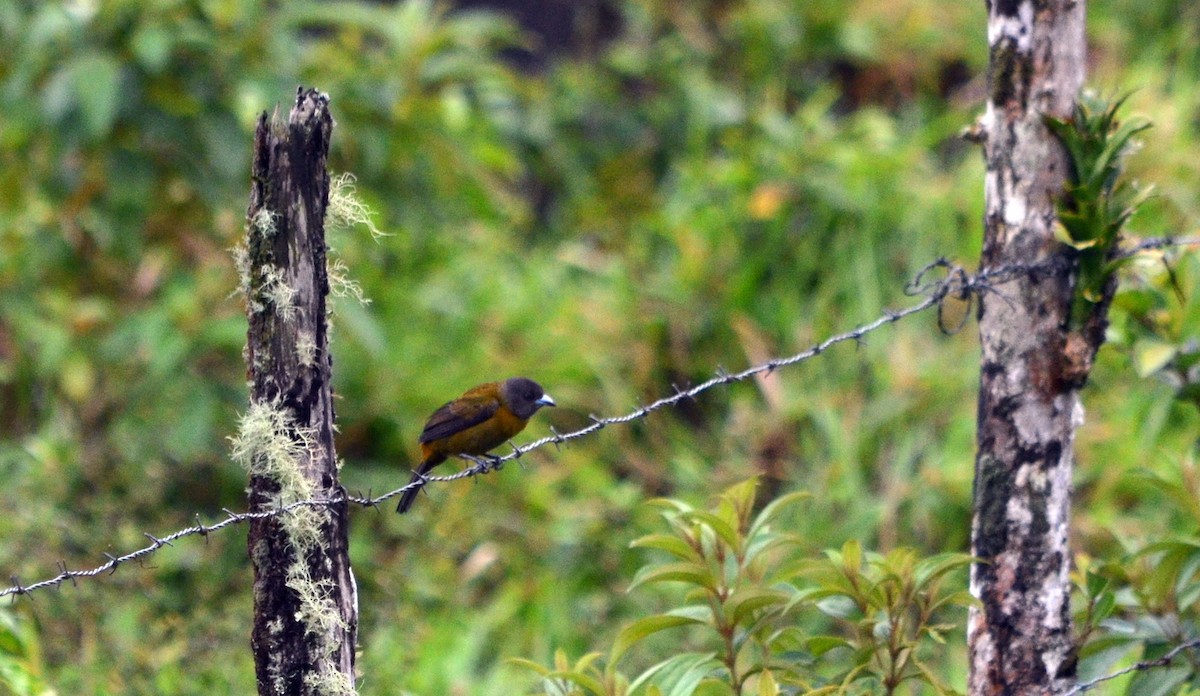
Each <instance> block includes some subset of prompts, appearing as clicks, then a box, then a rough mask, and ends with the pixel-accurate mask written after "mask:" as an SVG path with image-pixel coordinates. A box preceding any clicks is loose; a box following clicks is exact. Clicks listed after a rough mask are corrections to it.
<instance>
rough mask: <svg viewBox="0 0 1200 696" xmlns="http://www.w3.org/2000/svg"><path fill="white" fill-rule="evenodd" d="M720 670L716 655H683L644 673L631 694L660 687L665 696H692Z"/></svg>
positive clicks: (634, 682)
mask: <svg viewBox="0 0 1200 696" xmlns="http://www.w3.org/2000/svg"><path fill="white" fill-rule="evenodd" d="M720 668H721V663H720V662H718V661H717V659H716V653H682V654H679V655H676V656H674V657H672V658H670V659H668V660H664V661H662V662H660V663H658V664H656V665H654V666H653V667H651V668H650V669H647V670H646V671H645V672H642V673H641V674H640V675H639V676H638V678H637V679H635V680H634V681H633V683H632V684H630V685H629V693H631V694H633V693H636V692H637V690H638V689H639V688H641V687H642V686H651V688H653V687H658V689H659V690H660V691H661V692H662V694H663V696H691V695H692V693H693V692H694V691H695V690H696V687H697V686H699V684H700V682H701V681H703V680H704V678H705V677H707V676H708V675H709V674H711V673H712V672H713V671H715V670H718V669H720Z"/></svg>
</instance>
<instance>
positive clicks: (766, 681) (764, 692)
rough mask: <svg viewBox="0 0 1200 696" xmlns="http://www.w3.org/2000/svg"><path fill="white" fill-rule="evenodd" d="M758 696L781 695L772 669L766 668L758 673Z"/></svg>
mask: <svg viewBox="0 0 1200 696" xmlns="http://www.w3.org/2000/svg"><path fill="white" fill-rule="evenodd" d="M758 696H779V684H776V683H775V676H774V675H772V674H771V670H768V669H764V670H763V671H761V672H759V674H758Z"/></svg>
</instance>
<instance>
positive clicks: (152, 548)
mask: <svg viewBox="0 0 1200 696" xmlns="http://www.w3.org/2000/svg"><path fill="white" fill-rule="evenodd" d="M1198 244H1200V238H1191V237H1185V238H1177V237H1161V238H1154V239H1147V240H1143V241H1142V242H1139V243H1137V244H1135V245H1134V246H1132V247H1130V248H1129V249H1127V250H1124V251H1122V252H1121V255H1122V256H1131V255H1133V254H1135V253H1137V252H1138V251H1144V250H1148V249H1157V248H1163V247H1168V246H1185V245H1198ZM1070 263H1071V261H1070V259H1066V258H1065V257H1064V256H1063V255H1061V254H1056V255H1054V256H1051V257H1049V258H1047V259H1046V260H1043V261H1040V262H1035V263H1029V264H1009V265H1005V266H1000V267H993V268H988V269H985V270H983V271H980V272H979V273H976V274H974V275H972V274H969V273H967V272H966V270H965V269H963V268H962V267H961V266H958V265H956V264H953V263H951V262H950V261H948V260H947V259H945V258H940V259H937V260H936V261H933V262H932V263H929V264H927V265H926V266H925V267H924V268H922V269H921V270H920V271H919V272H918V273H917V275H916V276H915V277H914V278H913V280H912V281H910V282H909V283H908V284H907V285H906V286H905V289H904V291H905V294H906V295H909V296H917V295H924V299H923V300H921V301H920V302H917V303H916V304H913V305H911V306H909V307H906V308H904V309H900V310H886V311H884V313H883V314H882V315H880V316H879V317H877V318H876V319H874V320H873V321H870V322H867V323H865V324H861V325H859V326H858V327H857V328H855V329H853V330H851V331H846V332H843V333H840V334H835V335H833V336H830V337H829V338H826V339H825V340H824V341H821V342H819V343H816V344H814V345H812V346H811V347H809V348H808V349H806V350H803V351H800V352H799V353H794V354H792V355H790V356H787V357H783V358H773V359H771V360H768V361H766V362H763V363H760V364H757V365H754V366H752V367H748V368H746V369H744V370H742V371H740V372H734V373H728V372H726V371H725V370H724V369H723V368H719V369H718V370H717V374H716V376H714V377H712V378H711V379H708V380H707V381H704V382H701V383H700V384H697V385H695V386H693V387H690V388H688V389H680V388H679V387H678V386H676V387H675V393H674V394H672V395H670V396H666V397H663V398H661V399H658V400H657V401H654V402H652V403H649V404H646V405H643V406H639V407H638V408H636V409H634V410H633V411H630V412H629V413H626V414H624V415H620V416H610V417H600V416H596V415H594V414H589V416H588V418H589V419H590V420H591V421H592V422H591V423H590V424H589V425H587V426H585V427H583V428H579V429H578V430H574V431H571V432H567V433H560V432H558V431H557V430H555V429H554V428H553V427H551V428H550V431H551V433H552V434H551V435H548V436H546V437H542V438H540V439H537V440H534V441H533V442H530V443H529V444H526V445H523V446H522V445H517V444H512V443H510V444H511V446H512V452H509V453H508V454H505V455H503V456H489V457H487V458H479V459H477V460H476V461H475V462H474V463H473V465H472V466H470V467H468V468H466V469H463V470H461V471H459V472H457V473H454V474H450V475H446V476H432V475H419V476H418V477H417V478H416V479H414V480H413V481H411V482H409V483H408V484H406V485H404V486H401V487H400V488H397V489H395V490H392V491H389V492H387V493H384V494H383V495H380V496H378V497H370V494H368V495H367V496H365V497H364V496H355V495H349V494H346V495H344V496H338V497H334V498H328V499H312V500H299V501H295V502H292V503H288V504H286V505H282V506H280V507H275V508H271V509H268V510H256V511H252V512H233V511H231V510H229V509H223V510H222V512H224V513H225V515H226V516H225V518H224V519H221V520H218V521H217V522H214V523H212V524H207V525H206V524H204V523H203V522H201V521H200V516H199V515H198V514H197V515H196V524H195V525H193V526H191V527H186V528H184V529H179V530H177V531H175V532H172V533H170V534H168V535H166V536H163V537H156V536H154V535H152V534H149V533H145V534H144V535H145V536H146V537H147V538H148V539H150V540H151V543H150V544H148V545H146V546H143V547H141V548H139V549H136V550H134V551H130V552H128V553H125V554H123V555H120V556H113V555H112V554H109V553H105V554H103V555H104V556H105V558H107V559H108V560H107V561H106V562H105V563H102V564H100V565H98V566H96V567H94V568H90V569H86V570H70V569H68V568H67V566H66V563H65V562H63V561H60V562H59V564H58V566H59V573H58V574H57V575H55V576H53V577H50V578H47V579H44V580H39V581H38V582H34V583H31V584H29V585H23V584H21V582H20V580H19V579H18V578H17V576H15V575H13V576H10V580H11V582H12V585H11V586H9V587H6V588H0V598H3V597H12V598H13V600H14V601H15V600H16V598H17V597H20V596H29V595H30V594H31V593H33V592H35V591H37V590H41V589H45V588H48V587H56V586H59V585H61V584H62V583H64V582H66V581H68V580H70V581H71V582H72V583H74V582H75V580H76V579H77V578H92V577H97V576H99V575H102V574H105V573H108V574H112V573H114V572H116V570H117V568H118V567H119V566H121V565H122V564H126V563H130V562H133V561H141V560H143V559H144V558H145V557H147V556H149V555H151V554H153V553H154V552H156V551H158V550H159V549H161V548H163V547H164V546H171V545H172V542H174V541H177V540H179V539H182V538H185V537H189V536H203V537H207V536H208V534H209V533H211V532H215V531H218V530H221V529H225V528H227V527H230V526H233V525H235V524H241V523H244V522H247V521H250V520H255V519H265V518H270V517H276V516H279V515H284V514H288V513H290V512H292V511H293V510H296V509H298V508H301V507H326V506H331V505H337V504H340V503H342V502H350V503H354V504H357V505H360V506H363V507H372V508H374V507H378V506H379V504H380V503H382V502H385V501H387V500H389V499H391V498H395V497H397V496H399V495H403V494H404V493H405V492H407V491H410V490H412V489H414V488H416V489H420V488H423V487H424V486H426V485H427V484H429V483H449V482H452V481H458V480H461V479H465V478H473V477H475V476H481V475H484V474H487V473H489V472H491V471H495V470H498V469H500V468H501V467H503V465H504V464H505V463H506V462H508V461H512V460H514V459H520V458H521V457H523V456H524V455H526V454H528V453H529V452H531V451H533V450H536V449H539V448H541V447H545V446H546V445H550V444H553V445H555V447H558V446H561V445H562V444H563V443H566V442H569V441H571V440H575V439H578V438H581V437H586V436H588V435H591V434H593V433H595V432H598V431H600V430H602V429H604V428H606V427H608V426H610V425H618V424H623V423H629V422H632V421H636V420H640V419H642V418H645V417H647V416H649V415H650V414H651V413H653V412H655V411H658V410H660V409H663V408H666V407H668V406H674V405H675V404H678V403H679V402H681V401H686V400H691V399H695V398H696V397H697V396H698V395H700V394H702V393H703V392H706V391H708V390H709V389H712V388H714V387H717V386H724V385H728V384H733V383H735V382H742V381H745V380H747V379H750V378H751V377H755V376H757V375H761V374H764V373H766V374H770V373H772V372H774V371H775V370H778V369H780V368H782V367H789V366H791V365H795V364H798V363H801V362H804V361H806V360H810V359H812V358H815V357H817V356H819V355H821V354H823V353H824V352H825V351H826V350H828V349H829V348H831V347H833V346H835V345H838V344H840V343H846V342H849V341H854V342H856V343H861V342H862V341H863V339H864V338H865V337H866V336H867V335H868V334H870V333H872V332H874V331H877V330H879V329H881V328H883V327H884V326H888V325H891V324H894V323H896V322H898V321H900V320H901V319H905V318H907V317H910V316H913V315H915V314H919V313H921V312H924V311H926V310H928V309H930V308H932V307H937V309H938V324H939V326H940V327H941V328H942V330H943V331H946V332H948V333H953V331H956V330H958V329H960V328H962V326H963V325H965V323H966V321H967V320H968V319H969V307H968V312H967V315H968V316H966V317H964V319H963V321H962V324H961V325H959V326H957V327H955V328H954V329H953V330H949V329H947V327H946V326H945V324H944V322H943V303H944V302H945V300H946V299H947V298H949V297H957V298H958V299H960V300H963V301H966V302H968V303H970V302H971V301H972V298H974V297H976V296H978V295H982V294H984V293H986V292H996V293H998V292H999V290H998V289H997V286H999V285H1003V284H1004V283H1007V282H1009V281H1011V280H1013V279H1015V278H1017V277H1019V276H1022V275H1026V274H1031V273H1038V272H1043V271H1052V270H1054V269H1061V268H1065V267H1069V264H1070ZM937 271H941V272H942V275H941V276H940V277H937V278H931V276H932V275H933V274H934V273H935V272H937Z"/></svg>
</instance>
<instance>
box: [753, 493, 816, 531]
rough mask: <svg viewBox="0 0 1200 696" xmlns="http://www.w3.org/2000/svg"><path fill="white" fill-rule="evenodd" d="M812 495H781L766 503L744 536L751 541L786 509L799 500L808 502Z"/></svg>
mask: <svg viewBox="0 0 1200 696" xmlns="http://www.w3.org/2000/svg"><path fill="white" fill-rule="evenodd" d="M811 497H812V494H811V493H809V492H808V491H795V492H792V493H788V494H786V495H781V496H779V497H778V498H776V499H775V500H772V501H771V502H769V503H767V505H766V507H764V508H763V509H762V512H760V513H758V516H757V517H755V518H754V522H753V524H751V525H750V531H749V532H748V533H747V535H746V536H748V537H750V538H751V539H753V538H754V537H756V536H758V534H759V532H761V531H762V530H763V528H765V527H766V526H767V525H769V524H770V523H771V522H772V521H773V520H774V519H775V518H776V517H778V516H779V515H780V513H782V512H783V511H784V510H785V509H786V508H787V507H789V506H791V505H794V504H796V503H798V502H800V501H801V500H808V499H809V498H811Z"/></svg>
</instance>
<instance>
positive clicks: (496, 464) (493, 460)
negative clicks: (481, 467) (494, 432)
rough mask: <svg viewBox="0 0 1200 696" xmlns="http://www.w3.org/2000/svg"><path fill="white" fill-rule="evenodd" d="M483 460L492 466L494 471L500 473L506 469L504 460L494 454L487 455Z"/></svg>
mask: <svg viewBox="0 0 1200 696" xmlns="http://www.w3.org/2000/svg"><path fill="white" fill-rule="evenodd" d="M483 458H484V459H485V460H487V463H488V464H489V465H491V467H492V471H500V470H501V469H503V468H504V460H503V459H501V458H500V457H497V456H496V455H494V454H485V455H483Z"/></svg>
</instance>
